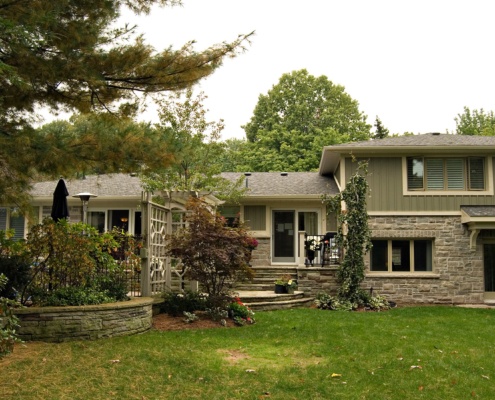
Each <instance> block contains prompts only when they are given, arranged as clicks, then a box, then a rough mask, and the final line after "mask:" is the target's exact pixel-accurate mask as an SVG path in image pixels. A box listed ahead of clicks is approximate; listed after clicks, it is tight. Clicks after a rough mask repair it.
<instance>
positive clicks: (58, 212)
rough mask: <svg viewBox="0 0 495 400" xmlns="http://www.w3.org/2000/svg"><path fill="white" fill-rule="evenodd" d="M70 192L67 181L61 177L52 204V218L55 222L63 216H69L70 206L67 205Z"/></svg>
mask: <svg viewBox="0 0 495 400" xmlns="http://www.w3.org/2000/svg"><path fill="white" fill-rule="evenodd" d="M68 195H69V192H68V190H67V186H65V181H64V180H63V179H60V180H59V181H58V183H57V187H56V188H55V191H54V192H53V205H52V214H51V216H52V218H53V220H54V221H55V222H57V221H60V220H61V219H63V218H68V217H69V206H68V205H67V196H68Z"/></svg>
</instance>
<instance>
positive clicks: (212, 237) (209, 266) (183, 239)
mask: <svg viewBox="0 0 495 400" xmlns="http://www.w3.org/2000/svg"><path fill="white" fill-rule="evenodd" d="M187 209H188V211H189V213H188V214H187V216H186V227H185V228H183V229H181V230H179V231H177V232H175V233H174V234H173V235H170V236H169V237H168V238H167V241H168V244H167V254H168V255H169V256H171V257H173V258H177V259H180V260H181V262H182V264H183V265H184V268H186V269H187V276H188V277H189V278H190V279H192V280H196V281H198V282H199V284H200V286H201V289H202V290H204V291H205V292H206V293H207V294H208V296H209V298H210V300H211V301H212V302H214V301H215V299H217V298H219V299H221V298H222V297H224V296H225V294H226V291H227V290H228V286H229V285H230V284H231V283H233V282H238V281H241V280H245V279H248V278H251V277H252V275H253V272H252V269H251V268H250V266H249V264H248V263H249V260H250V258H251V247H250V245H251V243H252V242H251V237H250V236H249V235H248V233H247V230H246V228H245V227H244V226H243V225H242V224H239V225H237V226H235V227H229V226H227V224H226V220H225V218H223V217H222V216H221V215H220V214H218V213H214V212H213V211H212V210H211V209H210V208H209V207H208V205H207V204H206V203H205V202H203V201H202V200H201V199H197V198H191V199H190V201H189V202H188V204H187Z"/></svg>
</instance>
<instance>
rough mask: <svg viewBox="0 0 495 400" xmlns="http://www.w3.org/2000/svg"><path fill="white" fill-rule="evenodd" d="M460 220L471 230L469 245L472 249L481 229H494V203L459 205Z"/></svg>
mask: <svg viewBox="0 0 495 400" xmlns="http://www.w3.org/2000/svg"><path fill="white" fill-rule="evenodd" d="M461 222H462V223H463V224H466V225H467V227H468V229H469V230H470V231H471V236H470V247H471V249H474V248H476V239H477V237H478V235H479V233H480V231H481V230H483V229H495V205H494V206H461Z"/></svg>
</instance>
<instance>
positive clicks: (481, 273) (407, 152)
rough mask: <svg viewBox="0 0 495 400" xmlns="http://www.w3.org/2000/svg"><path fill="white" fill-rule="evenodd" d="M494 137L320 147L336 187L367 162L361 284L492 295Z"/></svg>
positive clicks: (401, 295)
mask: <svg viewBox="0 0 495 400" xmlns="http://www.w3.org/2000/svg"><path fill="white" fill-rule="evenodd" d="M494 156H495V137H484V136H461V135H447V134H436V133H433V134H425V135H414V136H400V137H392V138H386V139H381V140H373V141H367V142H359V143H349V144H342V145H336V146H327V147H325V148H324V149H323V155H322V158H321V164H320V170H319V173H320V174H333V175H334V177H335V180H336V182H337V184H338V185H339V186H340V188H341V189H344V188H345V185H346V182H347V181H348V180H349V178H350V177H351V176H352V174H353V173H354V172H355V170H356V167H357V165H356V163H355V162H353V160H352V158H353V157H355V158H357V159H359V160H367V161H368V171H369V175H368V182H369V185H370V193H369V197H368V199H367V209H368V214H369V223H370V228H371V231H372V242H373V249H372V250H371V253H370V254H369V255H368V256H367V259H366V265H367V271H366V278H365V286H366V287H368V288H373V289H375V290H378V291H379V292H380V293H381V294H384V295H387V296H388V297H389V298H392V299H394V300H397V301H401V302H411V303H417V302H421V303H428V302H435V303H482V302H484V301H488V302H489V301H490V300H495V195H494V185H495V181H494Z"/></svg>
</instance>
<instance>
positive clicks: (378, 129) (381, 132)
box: [372, 115, 390, 139]
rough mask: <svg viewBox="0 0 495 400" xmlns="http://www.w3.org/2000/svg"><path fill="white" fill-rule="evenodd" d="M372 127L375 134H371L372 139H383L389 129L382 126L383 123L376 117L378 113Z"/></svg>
mask: <svg viewBox="0 0 495 400" xmlns="http://www.w3.org/2000/svg"><path fill="white" fill-rule="evenodd" d="M374 127H375V134H374V135H373V136H372V137H373V139H384V138H386V137H388V135H389V134H390V132H389V130H388V129H387V128H385V126H383V123H382V121H381V120H380V118H378V115H377V116H376V119H375V124H374Z"/></svg>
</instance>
